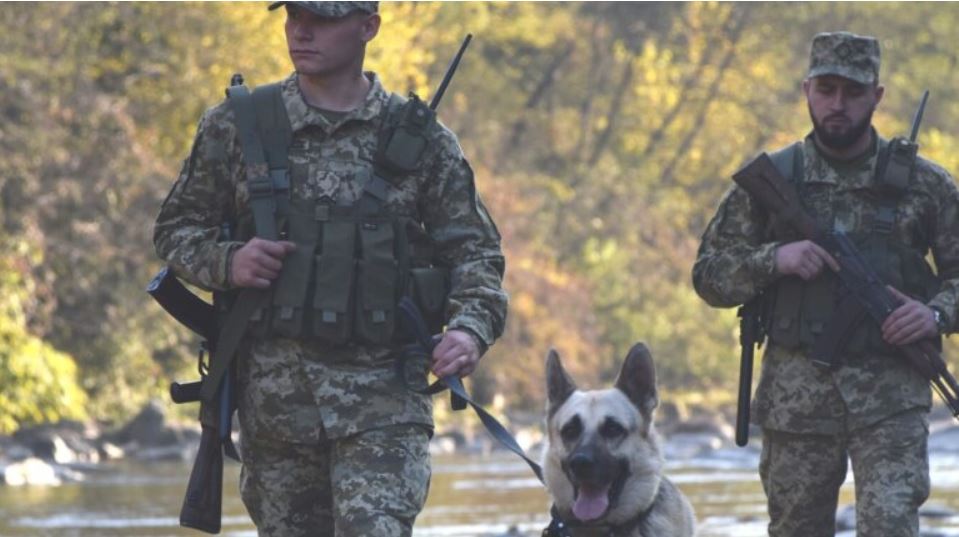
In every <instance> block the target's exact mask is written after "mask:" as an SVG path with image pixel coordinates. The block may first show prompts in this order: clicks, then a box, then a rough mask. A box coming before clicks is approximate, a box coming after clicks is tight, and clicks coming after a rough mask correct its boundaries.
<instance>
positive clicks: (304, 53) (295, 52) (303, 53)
mask: <svg viewBox="0 0 959 537" xmlns="http://www.w3.org/2000/svg"><path fill="white" fill-rule="evenodd" d="M318 54H319V52H317V51H315V50H291V51H290V56H316V55H318Z"/></svg>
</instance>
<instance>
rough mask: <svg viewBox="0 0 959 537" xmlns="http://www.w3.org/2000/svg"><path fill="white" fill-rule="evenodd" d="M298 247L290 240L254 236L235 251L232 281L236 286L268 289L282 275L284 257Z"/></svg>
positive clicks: (231, 267) (231, 272)
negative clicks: (271, 239) (270, 239)
mask: <svg viewBox="0 0 959 537" xmlns="http://www.w3.org/2000/svg"><path fill="white" fill-rule="evenodd" d="M295 249H296V244H294V243H292V242H290V241H268V240H265V239H260V238H257V237H254V238H252V239H250V241H249V242H247V243H246V244H244V245H243V246H241V247H240V249H238V250H237V251H236V252H233V259H232V260H231V262H230V283H232V284H233V285H234V286H236V287H256V288H259V289H266V288H267V287H269V286H270V283H271V282H272V281H273V280H275V279H276V278H277V276H279V275H280V269H281V268H283V258H284V257H286V255H287V254H289V253H290V252H292V251H293V250H295Z"/></svg>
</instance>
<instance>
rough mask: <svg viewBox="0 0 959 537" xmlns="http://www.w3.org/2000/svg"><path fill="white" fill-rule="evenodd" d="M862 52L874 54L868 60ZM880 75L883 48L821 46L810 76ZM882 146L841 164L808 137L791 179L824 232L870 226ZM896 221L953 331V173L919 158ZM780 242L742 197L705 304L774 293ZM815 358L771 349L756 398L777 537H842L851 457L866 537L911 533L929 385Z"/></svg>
mask: <svg viewBox="0 0 959 537" xmlns="http://www.w3.org/2000/svg"><path fill="white" fill-rule="evenodd" d="M868 41H871V43H872V44H874V45H875V49H874V52H875V56H874V57H873V55H872V52H873V49H872V47H871V45H869V44H868ZM864 42H867V43H865V44H864ZM837 50H839V51H842V52H841V53H840V52H836V51H837ZM863 56H869V57H868V58H864V57H863ZM837 58H838V59H837ZM878 63H879V60H878V44H875V40H871V39H868V40H867V39H864V38H859V37H858V36H852V34H845V33H837V34H820V35H819V36H817V38H816V40H815V41H814V47H813V62H812V68H811V69H810V73H811V75H810V76H818V75H822V74H839V75H841V76H845V77H847V78H853V77H854V76H855V78H853V79H855V80H859V81H861V82H863V83H872V82H874V81H875V80H876V79H877V77H878ZM829 64H832V65H833V66H835V67H837V68H836V69H829ZM879 147H880V142H879V138H878V135H876V133H875V131H873V147H872V150H871V151H870V152H868V154H866V155H865V156H863V157H861V158H858V159H855V160H854V161H852V162H836V161H830V160H829V159H828V158H827V157H825V156H823V155H822V154H821V153H820V152H819V150H818V149H817V147H816V144H815V142H814V141H813V135H812V134H810V135H809V136H807V138H806V139H805V141H804V143H803V144H802V147H801V158H802V162H803V166H802V169H803V170H804V173H803V176H802V178H801V179H798V178H797V181H801V183H800V184H801V185H802V186H801V187H800V189H799V191H800V193H801V194H800V195H801V196H802V197H803V204H804V205H805V207H806V209H807V211H808V212H809V213H810V214H812V215H814V217H815V218H816V219H817V221H818V222H819V224H820V225H821V226H823V227H824V228H827V229H830V228H832V229H842V230H844V231H847V232H856V231H863V230H868V229H870V228H871V226H872V225H873V224H874V221H875V218H876V213H877V205H876V202H875V197H874V196H872V195H871V191H874V188H875V186H874V177H875V168H876V161H877V154H878V148H879ZM896 210H897V213H896V222H895V227H894V229H893V230H892V233H893V235H892V237H893V240H894V241H895V242H897V243H898V244H900V245H904V246H906V247H907V248H909V249H913V250H915V251H916V252H918V253H919V254H921V255H923V256H924V255H925V254H926V253H928V252H929V251H931V252H932V254H933V258H934V260H935V264H936V267H937V269H938V276H939V277H940V279H941V280H942V286H941V287H940V290H939V292H938V293H937V294H935V296H934V297H933V298H932V299H931V300H930V301H929V302H928V304H929V305H930V306H934V307H936V308H938V309H939V310H940V311H941V312H942V314H943V316H944V318H945V323H946V325H947V326H948V327H952V326H954V323H955V320H956V315H957V302H959V236H957V235H956V234H955V232H954V230H955V229H959V227H957V226H959V191H957V189H956V185H955V183H954V182H953V180H952V178H951V177H950V176H949V174H948V173H947V172H946V171H944V170H943V169H942V168H940V167H938V166H936V165H935V164H933V163H931V162H929V161H927V160H924V159H922V158H917V160H916V163H915V175H914V177H913V180H912V181H911V183H910V184H909V187H908V191H907V192H906V193H905V195H904V196H903V197H902V198H901V199H900V200H899V201H898V204H897V206H896ZM785 242H789V241H780V240H777V239H776V238H775V237H773V236H772V230H771V226H770V225H769V215H766V214H763V211H762V210H761V209H760V208H758V207H757V206H756V205H755V204H754V202H753V201H752V200H751V199H750V197H749V195H748V194H746V192H745V191H743V190H742V189H741V188H739V187H738V186H734V187H733V188H732V189H730V191H729V192H727V193H726V195H725V196H724V198H723V199H722V201H721V202H720V206H719V209H718V211H717V213H716V216H715V217H714V218H713V219H712V221H711V222H710V223H709V225H708V227H707V229H706V231H705V233H704V234H703V238H702V244H701V246H700V249H699V253H698V255H697V259H696V262H695V265H694V266H693V282H694V285H695V287H696V290H697V292H698V293H699V294H700V296H701V297H702V298H703V299H705V300H706V302H708V303H709V304H711V305H713V306H716V307H731V306H735V305H738V304H742V303H745V302H747V301H749V300H750V299H752V298H753V297H755V296H757V295H758V294H759V293H760V292H761V291H763V290H764V289H773V288H775V284H776V283H777V281H778V280H779V278H780V276H779V275H778V274H777V273H776V270H775V255H776V249H777V247H778V246H779V245H780V244H784V243H785ZM825 270H827V271H828V269H825ZM823 277H834V276H832V275H821V276H819V278H823ZM867 322H868V321H867ZM807 350H808V349H805V348H786V347H784V346H783V345H779V344H777V343H776V342H770V343H769V345H768V346H767V349H766V352H765V355H764V357H763V364H762V374H761V377H760V380H759V385H758V387H757V389H756V394H755V398H754V400H753V405H752V410H753V412H752V417H753V421H754V422H755V423H756V424H758V425H760V426H761V427H762V428H763V431H764V437H763V438H764V442H763V454H762V461H761V468H760V474H761V477H762V480H763V485H764V488H765V489H766V493H767V496H768V499H769V512H770V513H769V514H770V518H771V523H770V527H769V532H770V535H773V536H786V535H790V536H791V535H803V536H811V535H813V536H815V535H833V534H834V532H835V509H836V501H837V498H838V488H839V486H840V485H841V484H842V482H843V479H844V478H845V474H846V458H847V454H848V455H849V456H850V457H851V458H852V463H853V471H854V472H855V475H856V480H855V484H856V497H857V519H858V521H859V528H858V531H859V535H868V536H889V535H917V534H918V516H917V511H918V507H919V505H920V504H922V502H923V501H924V500H925V499H926V496H927V495H928V493H929V475H928V454H927V452H926V439H927V436H928V425H927V423H926V412H927V411H928V408H929V406H930V403H931V400H930V389H929V386H928V383H927V382H926V381H925V380H924V379H923V378H922V377H921V376H920V375H919V374H918V373H917V372H915V371H914V370H913V369H912V368H911V367H909V366H908V365H907V364H906V363H905V361H904V360H902V359H899V358H896V357H894V356H890V355H888V354H882V353H874V352H865V353H855V354H853V353H848V352H847V353H845V355H843V356H842V357H841V361H840V367H839V368H838V369H836V370H829V369H824V368H820V367H817V366H816V365H813V363H812V362H811V361H810V360H809V359H808V358H807V356H806V352H805V351H807ZM797 470H798V471H797Z"/></svg>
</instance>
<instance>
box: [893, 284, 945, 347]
mask: <svg viewBox="0 0 959 537" xmlns="http://www.w3.org/2000/svg"><path fill="white" fill-rule="evenodd" d="M888 287H889V291H890V292H892V294H894V295H896V298H898V299H899V300H901V301H902V304H901V305H900V306H899V307H898V308H896V309H895V310H894V311H893V312H892V313H891V314H889V317H886V321H885V322H883V323H882V338H883V339H884V340H886V343H889V344H892V345H906V344H909V343H914V342H916V341H919V340H921V339H925V338H928V337H934V336H936V335H937V334H938V333H939V329H938V328H937V327H936V316H935V314H934V313H933V311H932V308H930V307H929V306H927V305H925V304H923V303H922V302H919V301H918V300H916V299H914V298H910V297H908V296H906V295H904V294H902V293H900V292H899V290H898V289H896V288H894V287H892V286H888Z"/></svg>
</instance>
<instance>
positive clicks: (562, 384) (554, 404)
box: [546, 349, 576, 416]
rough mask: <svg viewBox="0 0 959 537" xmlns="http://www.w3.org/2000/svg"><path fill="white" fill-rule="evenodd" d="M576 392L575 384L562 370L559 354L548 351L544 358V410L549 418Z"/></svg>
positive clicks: (551, 350) (552, 350)
mask: <svg viewBox="0 0 959 537" xmlns="http://www.w3.org/2000/svg"><path fill="white" fill-rule="evenodd" d="M574 391H576V383H574V382H573V379H571V378H570V377H569V374H567V373H566V370H565V369H563V363H562V362H560V361H559V353H557V352H556V350H554V349H550V350H549V355H547V357H546V398H547V402H546V408H547V411H548V413H549V415H550V416H552V415H553V413H554V412H555V411H556V410H557V409H558V408H559V407H561V406H562V405H563V403H565V402H566V400H567V399H569V396H570V395H572V394H573V392H574Z"/></svg>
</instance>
